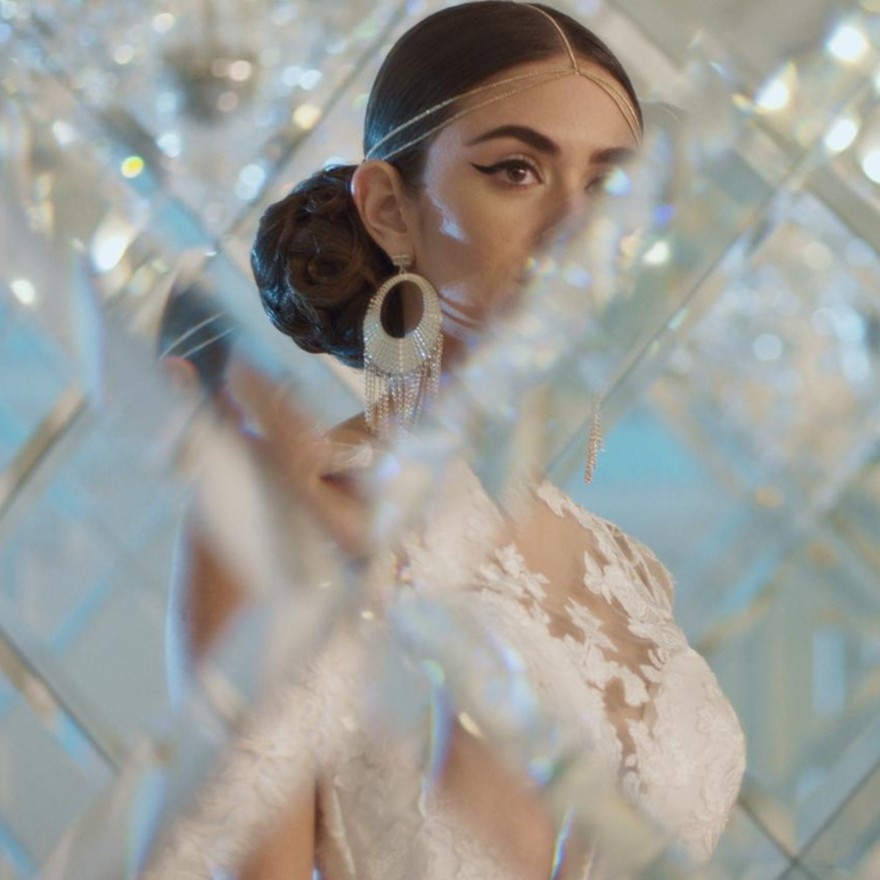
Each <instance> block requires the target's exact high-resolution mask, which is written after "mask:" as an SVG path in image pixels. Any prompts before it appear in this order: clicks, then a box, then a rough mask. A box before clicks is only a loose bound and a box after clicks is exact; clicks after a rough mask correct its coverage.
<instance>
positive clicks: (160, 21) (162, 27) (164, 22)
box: [153, 12, 175, 34]
mask: <svg viewBox="0 0 880 880" xmlns="http://www.w3.org/2000/svg"><path fill="white" fill-rule="evenodd" d="M174 21H175V19H174V16H173V15H172V14H171V13H170V12H160V13H159V14H158V15H157V16H155V17H154V18H153V30H154V31H155V32H156V33H157V34H167V33H168V31H170V30H171V28H173V27H174Z"/></svg>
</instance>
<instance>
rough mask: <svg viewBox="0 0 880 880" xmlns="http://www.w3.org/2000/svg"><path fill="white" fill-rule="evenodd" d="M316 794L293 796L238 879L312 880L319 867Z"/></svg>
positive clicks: (248, 860) (258, 845) (246, 863)
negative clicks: (316, 861) (316, 840)
mask: <svg viewBox="0 0 880 880" xmlns="http://www.w3.org/2000/svg"><path fill="white" fill-rule="evenodd" d="M316 800H317V798H316V794H315V792H311V793H310V794H309V796H306V797H297V798H293V799H292V802H291V804H290V805H289V807H288V809H287V810H285V811H284V813H282V815H281V816H280V817H279V819H278V822H277V823H276V824H275V825H274V826H273V827H272V828H271V829H270V830H269V833H268V834H267V835H266V836H265V837H264V838H263V839H262V840H261V841H260V842H259V843H258V844H257V846H256V848H255V849H254V852H253V853H252V854H251V856H250V858H248V859H247V861H246V862H245V864H244V866H243V867H242V870H241V873H240V874H239V876H238V880H312V876H313V872H314V866H315V814H316V810H315V804H316Z"/></svg>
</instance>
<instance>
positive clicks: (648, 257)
mask: <svg viewBox="0 0 880 880" xmlns="http://www.w3.org/2000/svg"><path fill="white" fill-rule="evenodd" d="M671 256H672V249H671V248H670V247H669V242H667V241H662V240H661V241H655V242H654V244H652V245H651V247H649V248H648V250H647V251H646V252H645V256H644V261H645V262H646V263H647V264H648V265H649V266H662V265H663V264H664V263H668V262H669V258H670V257H671Z"/></svg>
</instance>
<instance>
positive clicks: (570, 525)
mask: <svg viewBox="0 0 880 880" xmlns="http://www.w3.org/2000/svg"><path fill="white" fill-rule="evenodd" d="M534 494H535V498H536V501H537V503H536V504H535V505H534V508H533V512H532V515H531V518H530V520H531V522H530V525H529V528H531V529H534V530H535V531H536V532H538V533H539V534H541V535H543V536H545V541H546V542H549V546H548V548H547V552H551V553H563V554H565V555H569V554H572V555H574V556H575V557H576V561H577V562H580V563H581V564H583V563H587V564H588V566H590V565H597V566H599V567H600V568H602V569H606V568H608V567H609V566H610V567H616V568H623V569H625V570H626V571H627V572H630V573H631V574H632V575H633V576H634V577H636V578H637V579H638V580H639V581H640V582H641V583H642V584H644V586H645V587H646V588H647V589H648V590H649V591H650V593H651V594H652V595H654V596H655V597H657V598H658V599H659V600H661V601H663V602H664V603H665V604H668V605H669V606H670V608H671V606H672V601H673V596H674V582H673V579H672V575H671V574H670V573H669V571H668V570H667V569H666V567H665V566H664V565H663V563H662V562H660V560H659V559H658V558H657V556H656V555H655V554H654V552H653V551H652V550H651V549H650V548H649V547H648V546H646V545H645V544H644V543H643V542H642V541H641V540H639V539H638V538H636V537H634V536H633V535H630V534H628V533H627V532H625V531H624V530H623V529H622V528H620V526H618V525H617V524H616V523H613V522H611V521H610V520H608V519H605V518H604V517H602V516H599V515H598V514H595V513H593V512H592V511H590V510H588V509H587V508H585V507H584V506H582V505H581V504H579V503H577V502H576V501H574V499H572V498H571V496H570V495H568V494H567V493H566V492H564V491H563V490H562V489H561V488H560V487H559V486H557V485H556V484H555V483H553V482H551V481H550V480H549V479H547V478H544V479H542V480H541V481H540V482H539V483H538V484H537V485H536V487H535V493H534Z"/></svg>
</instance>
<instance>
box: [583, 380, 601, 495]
mask: <svg viewBox="0 0 880 880" xmlns="http://www.w3.org/2000/svg"><path fill="white" fill-rule="evenodd" d="M604 448H605V446H604V444H603V443H602V404H601V401H600V399H599V397H598V395H597V396H596V397H594V398H593V411H592V414H591V415H590V439H589V440H588V441H587V466H586V468H585V469H584V482H585V483H586V484H587V485H589V484H590V483H592V482H593V474H594V473H595V471H596V461H597V459H598V458H599V452H600V451H601V450H602V449H604Z"/></svg>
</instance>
